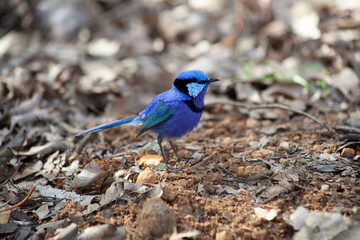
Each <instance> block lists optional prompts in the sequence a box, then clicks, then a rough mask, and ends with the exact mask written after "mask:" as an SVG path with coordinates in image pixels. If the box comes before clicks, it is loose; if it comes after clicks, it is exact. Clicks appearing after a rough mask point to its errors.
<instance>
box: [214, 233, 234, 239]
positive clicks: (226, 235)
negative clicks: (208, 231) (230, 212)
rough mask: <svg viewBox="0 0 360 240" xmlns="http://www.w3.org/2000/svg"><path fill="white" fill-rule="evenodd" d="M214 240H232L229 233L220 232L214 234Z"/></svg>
mask: <svg viewBox="0 0 360 240" xmlns="http://www.w3.org/2000/svg"><path fill="white" fill-rule="evenodd" d="M215 239H216V240H232V239H234V238H233V236H232V235H231V233H230V232H228V231H222V232H218V233H216V237H215Z"/></svg>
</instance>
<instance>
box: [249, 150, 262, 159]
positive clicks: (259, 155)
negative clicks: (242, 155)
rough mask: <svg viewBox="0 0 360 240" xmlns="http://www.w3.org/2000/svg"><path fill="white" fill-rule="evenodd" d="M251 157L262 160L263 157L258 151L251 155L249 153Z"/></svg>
mask: <svg viewBox="0 0 360 240" xmlns="http://www.w3.org/2000/svg"><path fill="white" fill-rule="evenodd" d="M251 157H253V158H262V157H263V155H262V153H261V152H260V151H254V152H253V153H251Z"/></svg>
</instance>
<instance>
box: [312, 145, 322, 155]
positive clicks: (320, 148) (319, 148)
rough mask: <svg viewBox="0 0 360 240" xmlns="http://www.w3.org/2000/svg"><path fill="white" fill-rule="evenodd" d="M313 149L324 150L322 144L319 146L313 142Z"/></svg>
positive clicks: (316, 150)
mask: <svg viewBox="0 0 360 240" xmlns="http://www.w3.org/2000/svg"><path fill="white" fill-rule="evenodd" d="M313 150H314V151H315V152H319V153H320V152H322V151H323V150H324V147H323V146H321V145H320V144H315V145H314V146H313Z"/></svg>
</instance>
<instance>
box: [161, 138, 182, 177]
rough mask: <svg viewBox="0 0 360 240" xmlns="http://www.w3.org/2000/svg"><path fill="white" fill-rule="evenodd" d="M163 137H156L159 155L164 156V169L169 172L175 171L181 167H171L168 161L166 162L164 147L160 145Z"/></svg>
mask: <svg viewBox="0 0 360 240" xmlns="http://www.w3.org/2000/svg"><path fill="white" fill-rule="evenodd" d="M162 141H163V139H162V138H158V144H159V147H160V151H161V155H162V157H163V158H164V162H165V165H166V169H167V170H168V171H170V172H177V171H179V170H182V168H172V167H169V165H168V163H167V160H166V156H165V152H164V149H163V147H162V145H161V143H162Z"/></svg>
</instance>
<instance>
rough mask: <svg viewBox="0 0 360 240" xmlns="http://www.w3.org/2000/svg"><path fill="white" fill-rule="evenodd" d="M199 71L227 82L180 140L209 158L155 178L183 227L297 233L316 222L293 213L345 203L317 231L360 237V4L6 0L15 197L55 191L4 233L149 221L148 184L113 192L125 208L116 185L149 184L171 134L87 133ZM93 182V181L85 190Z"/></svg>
mask: <svg viewBox="0 0 360 240" xmlns="http://www.w3.org/2000/svg"><path fill="white" fill-rule="evenodd" d="M189 69H200V70H203V71H205V72H206V73H207V74H208V75H209V76H210V77H216V78H220V79H221V81H219V82H216V83H214V84H211V86H210V87H209V90H208V92H207V95H206V99H205V100H206V104H207V107H206V108H205V110H204V114H203V116H202V121H200V123H199V127H198V128H197V129H196V130H195V131H193V132H192V133H191V134H189V135H187V136H184V137H183V138H181V139H178V140H177V142H178V143H180V144H178V146H179V153H180V156H181V157H183V158H184V159H189V160H190V161H191V163H192V164H196V165H192V168H190V167H187V168H186V169H185V170H186V171H184V172H181V173H179V174H175V173H169V174H168V173H167V172H161V173H159V172H157V174H158V175H155V173H154V174H153V175H155V177H156V178H155V181H157V182H158V183H159V184H157V186H159V188H158V189H160V190H161V193H160V194H159V195H158V196H161V195H162V194H163V193H164V194H163V195H162V199H163V200H165V201H166V203H167V205H169V206H171V208H172V209H174V211H175V213H176V214H177V215H176V218H177V220H179V222H178V225H177V229H178V231H179V233H181V232H183V231H188V230H191V229H197V230H199V231H200V232H201V235H199V239H215V236H216V239H232V238H225V237H222V238H221V237H219V238H218V233H219V231H225V230H226V231H228V232H229V233H233V236H239V237H244V238H242V239H270V238H271V239H291V238H292V236H293V235H294V234H295V231H297V230H299V229H300V228H301V226H302V225H299V224H297V223H296V222H295V223H292V222H291V221H290V222H289V221H288V219H289V218H290V219H291V216H290V214H291V213H292V214H295V215H292V216H293V217H294V216H295V217H294V219H296V220H297V221H298V219H300V217H299V216H300V213H298V211H297V210H296V212H294V211H295V209H296V208H298V207H299V206H304V207H303V208H300V210H299V211H300V212H301V211H302V212H303V213H304V212H305V213H306V214H307V213H308V212H307V211H308V210H309V211H321V212H322V213H325V214H328V213H329V211H334V212H336V215H335V217H336V218H333V216H334V215H325V216H328V219H330V220H331V221H330V223H329V222H328V221H325V220H324V219H325V217H321V218H320V217H318V215H316V214H315V220H311V221H310V220H309V221H307V222H308V223H321V224H323V225H322V226H324V228H319V227H318V226H317V225H315V224H314V225H311V226H309V227H313V228H314V229H313V230H308V229H307V228H302V229H305V230H304V231H305V232H306V233H313V234H318V236H319V237H315V235H314V236H313V237H309V238H308V239H316V238H318V239H321V238H324V236H330V235H331V234H334V233H336V234H339V235H338V236H340V234H341V237H339V239H340V238H341V239H345V238H344V237H346V236H349V234H348V235H347V234H345V233H344V232H342V231H345V230H344V229H347V230H349V231H352V230H354V231H355V233H354V234H355V235H354V236H356V237H354V238H353V239H358V237H357V236H358V233H356V231H357V230H358V229H359V223H358V222H356V221H353V220H354V219H360V211H359V208H358V207H359V202H360V197H359V196H360V195H359V193H360V188H359V186H360V183H359V179H360V166H359V159H360V147H359V142H360V134H359V133H360V108H359V104H360V89H359V76H360V1H359V0H188V1H181V0H164V1H161V0H133V1H131V0H0V185H1V189H2V191H1V193H0V206H2V207H3V206H5V205H6V204H9V205H14V204H16V203H19V202H20V201H21V200H23V199H24V198H25V196H26V194H27V193H28V190H29V189H30V187H33V186H36V187H37V189H38V190H39V189H40V188H41V187H42V188H46V189H48V192H49V193H48V192H45V193H44V192H39V191H36V192H35V193H34V195H35V196H38V197H39V198H35V197H34V198H33V197H32V198H31V199H30V200H33V202H27V203H28V205H27V206H26V205H25V204H23V205H22V206H21V207H20V208H18V209H17V211H18V212H19V213H18V214H16V215H13V213H12V216H13V217H10V221H9V222H8V224H12V225H6V226H8V227H6V226H4V224H3V223H6V222H7V221H8V220H9V216H10V213H9V212H8V215H7V220H6V218H5V217H4V218H1V219H2V220H1V223H2V228H1V229H0V238H1V237H7V239H15V236H20V234H19V233H18V232H19V231H25V230H26V229H27V230H26V231H25V232H24V233H23V234H22V238H20V237H19V238H16V239H25V238H26V236H28V235H29V234H30V235H29V236H34V238H33V239H35V237H36V236H37V237H38V238H41V239H42V238H45V239H47V237H49V236H53V234H54V232H55V229H59V228H60V227H59V225H52V226H54V227H51V228H50V227H49V225H48V223H49V224H56V223H57V222H59V221H65V222H67V223H66V224H68V223H70V222H73V223H76V224H77V225H78V226H79V230H81V231H83V230H84V229H85V228H87V227H88V226H91V225H95V224H97V223H112V224H114V225H116V226H118V227H119V228H120V226H123V225H124V226H126V227H130V228H129V229H135V228H134V224H136V221H135V220H136V215H137V214H138V211H139V210H140V209H141V208H140V207H139V205H138V203H139V202H141V201H142V200H143V198H145V197H144V195H142V193H141V194H139V192H138V191H137V187H136V188H132V187H129V188H128V189H127V190H126V191H125V193H124V192H123V189H120V188H121V187H120V185H119V188H118V187H116V189H117V190H119V194H120V192H121V194H123V193H124V195H119V194H118V195H115V194H112V193H111V191H109V193H110V195H112V196H115V198H112V197H111V199H113V200H115V199H116V204H114V205H108V203H109V202H108V201H107V200H106V201H103V200H100V201H99V200H98V199H99V197H100V196H101V194H104V193H105V191H106V193H108V190H109V189H111V187H109V186H110V184H112V183H114V181H115V180H116V181H118V182H124V186H125V183H126V184H128V186H130V185H131V184H135V182H136V181H137V180H138V179H139V178H138V176H139V174H140V173H142V172H145V171H142V170H141V169H140V167H139V166H140V165H141V164H140V163H139V162H138V160H139V159H141V158H142V157H144V156H145V157H149V156H150V157H154V154H156V153H159V149H158V147H157V146H158V145H157V143H156V140H154V138H153V137H152V136H151V135H150V134H144V135H143V136H142V137H141V138H136V133H137V132H136V130H135V129H133V128H129V127H128V126H123V127H117V128H114V129H112V130H109V131H107V132H105V131H104V132H101V133H99V134H89V135H86V136H84V137H83V138H74V135H75V134H76V133H79V132H81V131H82V130H84V129H87V128H90V127H94V126H95V125H97V124H101V123H105V122H109V121H111V120H114V119H118V118H124V117H127V116H132V115H134V114H136V113H138V112H139V111H141V110H142V109H143V108H144V107H145V106H146V105H147V104H148V103H149V102H150V101H151V99H152V98H153V97H154V96H156V94H158V93H160V92H163V91H165V90H167V89H169V88H170V87H171V85H172V82H173V81H174V79H175V78H176V76H177V74H179V73H180V72H181V71H184V70H189ZM220 101H221V102H222V103H221V104H219V102H220ZM230 101H237V103H239V102H241V103H243V105H242V106H249V105H250V104H252V105H254V104H263V103H281V104H286V105H288V106H290V107H292V108H294V109H296V110H302V111H304V112H306V113H309V114H312V115H313V116H316V117H318V118H319V119H320V120H322V121H324V122H326V123H328V124H330V125H331V126H333V127H334V128H336V130H337V135H335V134H334V132H331V133H329V132H327V131H326V130H325V129H324V128H323V127H321V126H319V125H317V124H316V123H314V122H313V121H311V120H309V118H307V117H304V116H302V115H300V114H294V113H292V112H289V111H281V110H279V109H268V108H267V109H256V110H254V109H246V107H244V108H240V107H233V106H231V105H229V103H228V102H230ZM224 102H226V103H224ZM214 103H215V104H214ZM165 147H166V148H167V149H170V146H169V145H167V146H165ZM171 154H172V155H171ZM155 156H156V155H155ZM169 157H170V159H175V156H174V154H173V153H172V152H171V151H170V156H169ZM148 159H149V158H148ZM150 159H151V158H150ZM157 159H159V158H157ZM197 161H199V163H197ZM89 169H90V170H89ZM89 172H90V173H91V174H89ZM180 174H181V176H180ZM84 176H86V177H88V178H91V179H90V181H88V182H87V183H86V184H84V185H79V184H77V185H76V182H77V181H78V179H83V178H84ZM94 176H95V177H94ZM248 177H249V179H248V180H249V181H247V178H248ZM252 177H254V178H252ZM114 179H115V180H114ZM238 179H240V181H239V180H238ZM242 179H245V180H246V181H243V180H242ZM74 183H75V185H74ZM160 183H161V184H160ZM129 184H130V185H129ZM164 185H166V186H165V187H164V191H162V189H161V188H162V187H161V186H164ZM74 186H75V187H74ZM111 186H113V185H111ZM140 186H142V185H140ZM39 187H40V188H39ZM138 187H139V186H138ZM130 188H132V190H129V189H130ZM156 188H157V187H156ZM124 189H125V187H124ZM139 189H140V187H139ZM141 189H142V187H141ZM154 189H155V187H154ZM68 190H70V191H71V192H70V191H68ZM117 190H116V191H117ZM120 190H121V191H120ZM160 190H159V191H160ZM55 191H57V192H58V191H62V192H61V194H60V195H61V196H60V197H57V196H56V195H55V194H54V192H55ZM75 191H76V193H75ZM24 192H25V194H20V193H24ZM64 192H65V193H66V194H70V193H71V194H79V195H78V197H84V198H83V199H88V200H89V199H90V200H89V201H88V200H86V202H85V200H84V201H83V204H84V208H86V209H85V210H84V208H82V209H81V210H79V209H80V208H78V206H79V205H76V204H78V202H77V203H76V201H77V200H73V202H72V201H70V200H68V201H67V203H66V204H68V205H65V206H67V207H64V208H63V206H62V204H64V202H60V200H61V201H62V200H64V196H63V193H64ZM149 193H150V192H149ZM36 194H37V195H36ZM146 194H147V193H146ZM95 195H96V198H94V197H95ZM54 196H55V198H54ZM104 196H105V199H106V198H107V197H106V196H107V195H106V194H105V195H103V196H102V197H101V199H103V197H104ZM118 196H123V197H124V198H122V199H123V200H124V199H125V202H124V201H123V200H120V198H119V199H118ZM147 196H150V194H149V195H147ZM151 196H153V195H151ZM89 197H90V198H89ZM93 198H94V201H92V199H93ZM34 199H35V200H34ZM36 199H37V202H36ZM131 199H133V200H134V201H133V200H131ZM58 200H59V201H58ZM113 200H111V201H113ZM91 201H92V204H89V203H90V202H91ZM109 201H110V200H109ZM84 202H85V203H84ZM98 202H99V204H98ZM55 204H56V205H55ZM96 204H97V206H98V208H93V207H94V205H96ZM123 204H127V206H125V205H123ZM87 205H88V206H87ZM254 207H256V209H257V210H256V209H254ZM259 207H260V208H261V209H259ZM23 209H24V210H23ZM268 209H271V211H270V212H272V215H271V217H270V218H268V214H267V211H268ZM274 209H275V210H276V211H275V210H274ZM298 209H299V208H298ZM306 209H308V210H306ZM83 210H84V211H83ZM273 210H274V211H273ZM85 211H86V212H87V213H84V212H85ZM14 212H15V211H14ZM264 212H265V213H264ZM270 212H269V213H270ZM20 213H22V214H20ZM75 213H76V214H75ZM78 213H79V214H78ZM80 213H81V214H80ZM274 213H275V215H274ZM4 214H5V213H4ZM298 214H299V215H298ZM28 215H29V216H30V217H28ZM261 215H262V216H261ZM264 215H266V217H265V218H266V220H264ZM19 216H21V218H20V217H19ZM289 216H290V217H289ZM305 216H307V215H305V214H303V215H302V217H303V218H305ZM330 216H331V217H330ZM343 216H349V217H351V219H348V220H346V223H345V222H344V220H343V219H342V217H343ZM30 218H31V219H30ZM4 219H5V220H4ZM14 219H15V220H16V221H15V220H14ZM164 219H165V218H164ZM53 220H54V221H53ZM55 220H56V221H55ZM57 220H59V221H57ZM272 220H274V221H272ZM300 220H301V219H300ZM300 220H299V221H300ZM14 221H15V222H14ZM304 221H305V220H304ZM88 223H89V224H88ZM355 223H356V224H357V225H356V226H355V225H352V226H350V225H351V224H355ZM301 224H303V223H301ZM14 225H15V227H14ZM77 225H76V226H77ZM147 225H149V226H150V225H151V226H153V225H154V224H153V222H152V224H147ZM9 226H11V229H12V230H11V229H10V227H9ZM16 226H17V227H16ZM155 226H157V225H156V224H155ZM344 226H346V227H344ZM62 227H65V225H63V226H62ZM315 227H316V228H315ZM25 228H26V229H25ZM45 228H46V229H47V230H46V231H45V230H44V229H45ZM9 229H10V230H9ZM24 229H25V230H24ZM111 229H113V228H111ZM171 229H173V228H171ZM309 229H310V228H309ZM135 230H136V229H135ZM30 231H32V232H31V233H30ZM61 231H62V230H61V229H60V232H61ZM109 231H110V230H109ZM111 231H113V230H111ZM131 231H132V230H131ZM223 233H225V234H226V232H220V233H219V234H220V235H219V236H223V235H224V234H223ZM133 234H134V232H133ZM196 234H200V233H196ZM221 234H223V235H221ZM75 235H76V233H75ZM90 235H91V234H90ZM106 236H107V235H106ZM131 236H133V235H131ZM334 236H335V235H334ZM58 237H59V235H58ZM91 237H94V236H91ZM230 237H231V236H230ZM73 238H74V237H69V238H68V239H73ZM85 238H86V237H85ZM330 238H331V237H329V239H330ZM54 239H55V238H54ZM58 239H60V237H59V238H58ZM114 239H119V235H117V234H116V232H114ZM294 239H306V238H304V237H303V235H299V237H298V238H294ZM331 239H335V237H334V238H331ZM348 239H350V238H348Z"/></svg>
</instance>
